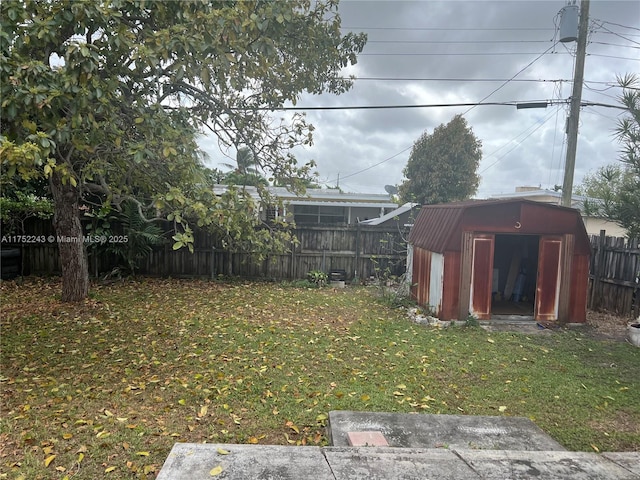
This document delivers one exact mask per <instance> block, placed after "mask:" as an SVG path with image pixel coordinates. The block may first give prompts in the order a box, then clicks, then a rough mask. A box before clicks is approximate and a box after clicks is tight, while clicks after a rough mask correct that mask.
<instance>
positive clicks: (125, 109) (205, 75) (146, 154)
mask: <svg viewBox="0 0 640 480" xmlns="http://www.w3.org/2000/svg"><path fill="white" fill-rule="evenodd" d="M337 8H338V2H336V1H333V0H330V1H326V2H325V1H319V2H314V3H313V4H310V2H307V1H306V0H292V1H287V2H219V1H213V0H211V1H202V2H178V1H167V2H140V1H137V0H114V1H111V2H106V1H93V2H68V1H66V0H51V1H47V2H43V1H35V0H27V1H26V2H24V1H22V0H6V1H3V2H1V3H0V98H1V99H2V119H1V131H0V163H1V164H2V168H3V172H6V174H7V175H8V177H13V176H16V175H17V176H20V177H22V178H25V179H34V178H47V179H49V181H50V183H51V185H52V187H55V191H60V192H62V190H63V189H64V194H60V195H57V196H56V195H54V199H57V200H56V204H55V206H54V208H55V210H56V212H57V215H56V217H55V218H56V221H57V222H58V223H57V225H56V228H57V229H58V230H59V231H58V234H60V235H67V236H75V235H77V232H75V231H73V232H72V231H70V229H71V228H75V229H76V230H77V223H76V224H73V222H69V221H68V220H69V217H76V216H77V214H78V209H79V206H80V205H81V204H82V203H83V202H90V203H91V204H94V205H96V206H98V207H100V206H101V205H103V204H110V205H112V206H113V207H114V208H115V209H116V210H117V209H120V208H121V206H122V205H124V203H125V202H134V203H137V204H138V207H139V210H140V212H141V213H142V215H144V216H145V218H146V219H148V220H153V219H158V218H167V219H170V220H171V221H173V222H174V226H175V229H176V232H175V238H174V240H175V244H174V245H175V246H177V247H189V248H193V245H192V243H191V241H192V238H193V237H192V235H191V234H190V232H191V227H190V226H189V225H190V224H191V223H197V224H198V225H201V226H203V225H206V226H210V227H211V228H215V227H218V229H219V230H221V231H223V232H225V234H226V235H227V236H228V237H231V238H233V240H234V241H237V240H238V238H237V235H236V233H237V232H239V231H242V232H243V233H244V234H245V235H246V236H247V238H248V239H249V241H250V239H251V237H252V236H253V234H252V229H249V228H246V227H247V226H249V225H251V227H253V226H254V225H255V221H252V220H250V219H249V217H248V216H247V215H242V214H237V213H236V212H235V210H234V209H237V207H238V206H239V205H240V204H242V203H246V202H245V199H243V198H238V199H230V198H224V199H219V198H217V197H216V196H215V195H212V194H211V192H207V191H206V188H208V187H207V178H208V179H211V178H212V176H211V175H210V172H206V171H205V170H204V169H203V168H202V166H201V156H200V153H199V151H198V145H197V143H196V137H197V135H198V134H199V132H201V131H203V130H205V129H208V130H209V131H210V132H211V134H212V135H213V136H214V137H216V139H217V140H218V141H219V143H220V145H222V146H223V148H229V147H231V146H235V145H248V146H250V147H251V151H252V152H254V154H255V160H256V162H257V164H258V166H259V167H260V168H261V169H262V170H264V171H268V172H269V174H270V175H271V176H273V177H274V178H276V179H277V178H297V177H301V178H305V177H306V176H307V173H308V172H309V170H310V169H311V168H312V166H313V164H312V163H309V164H306V165H298V163H297V161H296V159H295V157H294V156H293V155H292V154H291V153H290V152H291V149H292V148H294V147H295V146H297V145H307V144H310V143H311V141H312V137H311V130H312V126H311V125H309V124H307V123H306V122H305V120H304V118H303V116H302V115H295V116H294V117H293V118H292V120H291V121H290V122H288V121H284V120H280V121H278V120H275V119H273V118H272V117H271V114H270V113H269V112H271V111H273V110H277V109H278V108H279V107H281V106H282V105H284V104H285V103H287V102H293V103H294V104H295V103H296V101H297V99H298V98H299V97H300V95H301V94H302V93H303V92H311V93H314V94H320V93H323V92H327V93H334V94H339V93H342V92H345V91H346V90H348V89H349V88H350V87H351V85H352V82H351V80H350V79H348V78H343V77H342V76H341V75H340V71H341V69H342V68H343V67H346V66H348V65H350V64H354V63H356V55H357V54H358V53H359V52H360V51H361V50H362V48H363V46H364V43H365V41H366V36H365V35H363V34H351V33H349V34H345V35H342V34H341V32H340V16H339V15H338V13H337ZM205 177H207V178H205ZM238 218H240V219H241V223H242V225H240V226H231V225H230V223H231V222H232V221H234V220H235V219H238ZM214 221H215V222H216V223H217V225H216V226H215V227H214V225H213V222H214ZM72 226H73V227H72ZM65 229H67V230H69V231H64V230H65ZM270 235H271V236H274V235H276V236H277V235H278V232H271V233H270ZM265 237H266V235H265V234H263V233H259V234H257V237H256V239H255V240H256V243H260V242H265V241H267V239H266V238H265ZM278 242H279V241H276V242H275V243H276V244H277V243H278ZM285 243H286V242H285ZM61 247H63V248H65V249H66V248H67V245H64V246H62V245H61ZM69 253H70V254H72V255H76V256H80V255H83V253H84V252H82V251H80V250H78V249H75V250H73V251H68V252H67V254H69ZM61 255H62V249H61ZM71 263H72V264H74V265H75V264H76V262H71ZM71 263H66V262H63V278H65V279H70V278H83V277H85V276H86V272H71V273H68V274H66V273H65V271H66V269H67V268H73V267H72V266H71ZM79 290H80V291H81V290H82V289H79ZM66 298H67V299H69V297H66ZM78 299H79V298H75V300H78Z"/></svg>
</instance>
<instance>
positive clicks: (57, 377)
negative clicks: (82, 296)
mask: <svg viewBox="0 0 640 480" xmlns="http://www.w3.org/2000/svg"><path fill="white" fill-rule="evenodd" d="M0 288H1V292H2V332H1V333H2V335H1V347H2V371H1V373H0V377H1V378H0V380H1V381H0V388H1V392H2V412H1V413H2V415H1V420H0V478H25V479H39V478H40V479H49V478H59V479H63V478H65V477H68V478H70V479H71V478H73V479H81V478H82V479H93V478H102V477H112V478H153V477H154V476H155V474H157V472H158V471H159V470H160V468H161V466H162V463H163V462H164V460H165V458H166V456H167V454H168V453H169V450H170V449H171V446H172V445H173V444H174V443H175V442H230V443H261V444H267V443H269V444H285V445H286V444H303V445H313V444H323V443H326V436H325V429H324V425H325V423H326V418H327V414H328V412H329V411H330V410H340V409H345V410H370V411H395V412H421V413H446V414H468V415H512V416H525V417H528V418H531V419H532V420H533V421H534V422H535V423H536V424H537V425H538V426H539V427H541V428H542V429H543V430H545V431H546V432H547V433H549V434H550V435H551V436H552V437H554V438H555V439H556V440H557V441H559V442H560V443H562V444H563V445H564V446H565V447H566V448H568V449H570V450H586V451H593V450H594V449H597V450H599V451H626V450H628V451H633V450H636V451H637V450H639V449H640V375H638V365H639V360H640V350H639V349H637V348H635V347H633V346H631V345H629V344H626V343H614V342H605V341H598V340H595V339H591V338H589V337H588V336H586V335H585V334H582V333H580V332H576V331H573V330H572V331H567V332H558V333H554V334H551V335H531V336H525V335H522V334H516V333H508V332H499V333H498V332H494V333H489V332H486V331H485V330H483V329H481V328H464V327H451V328H448V329H443V330H440V329H430V328H427V327H424V326H420V325H416V324H413V323H411V322H410V321H409V320H407V319H406V318H405V315H404V314H403V312H402V310H398V309H391V308H389V307H388V306H386V305H385V304H384V303H382V302H381V301H379V300H378V299H377V298H376V297H375V295H374V294H375V291H373V290H369V289H366V288H364V287H363V288H353V289H344V290H341V289H338V290H334V289H328V288H327V289H309V288H294V287H292V286H285V285H277V284H266V283H243V282H240V283H214V282H206V281H178V280H149V279H143V280H139V281H128V282H124V283H116V284H111V285H103V286H94V287H93V290H92V295H91V299H90V300H87V301H86V302H84V303H82V304H77V305H70V304H63V303H61V302H60V301H59V300H58V299H59V288H60V286H59V283H57V281H56V280H28V281H27V282H26V283H25V284H23V285H16V284H14V283H13V282H3V283H2V284H0ZM54 455H55V457H52V456H54ZM105 472H107V473H105Z"/></svg>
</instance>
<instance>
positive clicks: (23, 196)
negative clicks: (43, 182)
mask: <svg viewBox="0 0 640 480" xmlns="http://www.w3.org/2000/svg"><path fill="white" fill-rule="evenodd" d="M52 215H53V204H52V202H51V200H50V199H48V198H46V197H38V196H36V195H34V194H33V193H29V194H27V193H24V192H21V191H16V192H15V193H14V195H13V198H10V197H5V196H0V221H1V222H2V235H15V234H23V233H24V222H25V221H26V220H27V219H29V218H42V219H45V220H46V219H49V218H51V216H52Z"/></svg>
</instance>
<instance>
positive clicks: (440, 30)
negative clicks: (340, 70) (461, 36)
mask: <svg viewBox="0 0 640 480" xmlns="http://www.w3.org/2000/svg"><path fill="white" fill-rule="evenodd" d="M340 30H391V31H414V32H416V31H417V32H425V31H426V32H428V31H433V32H504V31H517V32H522V31H530V32H533V31H538V32H540V31H542V32H548V31H551V30H554V29H552V28H529V27H515V28H439V27H340Z"/></svg>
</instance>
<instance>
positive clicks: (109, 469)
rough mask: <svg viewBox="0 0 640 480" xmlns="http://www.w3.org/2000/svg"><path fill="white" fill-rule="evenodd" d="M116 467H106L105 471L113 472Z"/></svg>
mask: <svg viewBox="0 0 640 480" xmlns="http://www.w3.org/2000/svg"><path fill="white" fill-rule="evenodd" d="M115 469H116V467H113V466H111V467H107V468H105V469H104V473H109V472H113V471H114V470H115Z"/></svg>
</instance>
